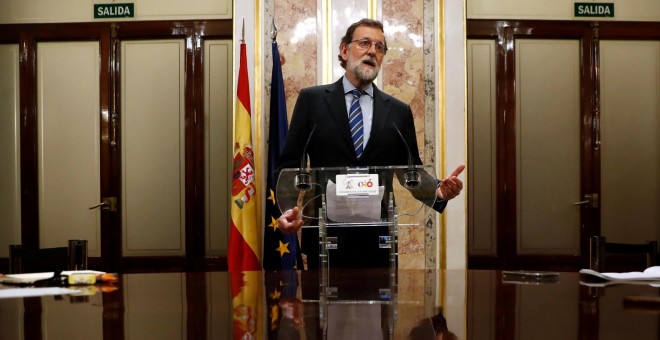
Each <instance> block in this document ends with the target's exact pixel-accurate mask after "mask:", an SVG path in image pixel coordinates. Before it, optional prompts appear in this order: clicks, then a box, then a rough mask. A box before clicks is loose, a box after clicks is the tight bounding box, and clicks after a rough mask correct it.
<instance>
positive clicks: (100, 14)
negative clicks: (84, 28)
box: [94, 4, 135, 19]
mask: <svg viewBox="0 0 660 340" xmlns="http://www.w3.org/2000/svg"><path fill="white" fill-rule="evenodd" d="M134 17H135V4H94V19H108V18H134Z"/></svg>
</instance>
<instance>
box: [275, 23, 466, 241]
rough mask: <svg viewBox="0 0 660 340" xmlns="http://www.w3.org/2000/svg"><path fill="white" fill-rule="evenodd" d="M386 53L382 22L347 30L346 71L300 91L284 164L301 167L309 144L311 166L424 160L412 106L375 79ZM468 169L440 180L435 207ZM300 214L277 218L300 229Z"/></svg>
mask: <svg viewBox="0 0 660 340" xmlns="http://www.w3.org/2000/svg"><path fill="white" fill-rule="evenodd" d="M386 53H387V42H386V41H385V35H384V32H383V24H382V23H381V22H379V21H376V20H371V19H362V20H360V21H358V22H356V23H354V24H352V25H351V26H350V27H349V28H348V29H347V31H346V35H344V37H343V38H342V40H341V44H340V46H339V56H338V57H339V61H340V64H341V66H342V67H343V68H344V69H345V70H346V73H345V75H344V77H342V78H341V79H339V80H338V81H336V82H335V83H333V84H329V85H321V86H314V87H310V88H306V89H303V90H302V91H301V92H300V95H299V96H298V101H297V102H296V106H295V108H294V110H293V116H292V118H291V124H290V127H289V131H288V134H287V138H286V141H285V145H284V149H283V150H282V155H281V156H280V163H279V164H280V167H281V168H295V167H299V165H300V160H301V157H302V155H303V153H304V152H305V148H306V152H307V155H308V157H309V162H310V166H311V167H358V166H362V167H364V166H386V165H407V164H408V159H409V151H408V149H409V150H410V153H411V156H412V160H413V162H414V164H422V161H421V159H420V157H419V151H418V147H417V138H416V132H415V124H414V120H413V115H412V111H411V109H410V106H409V105H407V104H405V103H403V102H401V101H400V100H398V99H396V98H394V97H392V96H390V95H388V94H386V93H384V92H382V91H381V90H379V89H378V88H377V87H376V85H375V84H374V83H373V81H374V79H376V77H377V76H378V73H379V71H380V67H381V64H382V62H383V58H384V57H385V54H386ZM356 90H357V91H356ZM356 102H357V103H356ZM358 104H359V105H358ZM358 106H359V108H358ZM354 113H357V115H358V116H359V117H358V118H355V115H354ZM312 131H313V132H312ZM399 132H400V133H401V135H403V138H404V139H405V140H406V143H407V144H408V146H406V143H404V142H403V140H402V138H401V136H400V135H399ZM308 139H309V142H308ZM464 168H465V166H464V165H461V166H459V167H458V168H456V170H455V171H454V172H453V173H452V174H451V175H450V176H448V177H447V178H445V179H443V180H442V181H441V182H440V181H439V185H438V189H437V192H436V195H437V197H438V201H437V202H436V204H434V206H433V208H434V209H436V210H437V211H439V212H442V211H443V210H444V207H445V206H446V204H447V201H448V200H450V199H452V198H454V197H456V196H457V195H458V194H459V193H460V191H461V190H462V188H463V183H462V182H461V180H460V179H458V178H457V176H458V175H459V174H460V173H461V172H462V171H463V169H464ZM299 215H300V212H299V211H298V208H293V209H291V210H288V211H286V212H284V213H283V214H282V216H281V217H280V219H279V220H278V227H279V228H280V230H282V232H284V233H295V232H297V231H298V230H299V229H300V228H301V227H302V224H303V221H302V220H301V219H300V218H299Z"/></svg>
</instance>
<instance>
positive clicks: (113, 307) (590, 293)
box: [0, 269, 660, 339]
mask: <svg viewBox="0 0 660 340" xmlns="http://www.w3.org/2000/svg"><path fill="white" fill-rule="evenodd" d="M324 282H327V284H325V285H324V284H322V283H324ZM1 288H6V287H1ZM117 288H118V289H117V290H115V291H112V292H101V291H100V290H99V289H96V290H94V289H92V290H90V291H88V292H87V293H88V294H90V295H82V296H70V295H65V296H44V297H32V298H12V299H0V339H232V338H234V339H235V338H240V337H241V336H242V335H243V332H244V331H249V332H250V333H251V334H253V336H254V338H255V339H440V338H441V339H451V338H452V337H453V336H455V337H456V338H458V339H658V338H659V337H660V313H658V311H659V310H660V309H658V307H657V306H655V305H654V304H653V303H650V304H649V303H646V304H636V305H635V304H627V303H624V301H628V300H629V299H628V298H629V297H640V296H644V297H653V298H654V299H658V296H659V291H658V288H657V287H652V286H651V285H610V286H604V287H590V286H586V285H582V284H580V276H579V274H578V273H560V275H559V280H557V281H556V282H547V283H538V282H515V281H513V282H512V281H509V280H503V278H502V273H501V272H499V271H490V270H470V271H462V270H447V271H424V270H399V271H398V272H396V273H391V272H390V271H388V270H375V269H374V270H334V271H330V272H329V273H327V276H323V275H321V273H320V272H317V271H305V272H296V271H282V272H266V273H263V272H244V273H227V272H190V273H149V274H122V275H120V282H119V284H118V285H117ZM443 332H444V333H443ZM440 334H442V336H440Z"/></svg>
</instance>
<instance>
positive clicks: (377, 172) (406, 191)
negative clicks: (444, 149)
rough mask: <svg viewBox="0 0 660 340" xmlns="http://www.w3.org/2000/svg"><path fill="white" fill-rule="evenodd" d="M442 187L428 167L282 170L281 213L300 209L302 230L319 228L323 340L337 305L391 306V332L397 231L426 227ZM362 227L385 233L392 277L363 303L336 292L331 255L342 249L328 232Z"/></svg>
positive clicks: (278, 191) (382, 238)
mask: <svg viewBox="0 0 660 340" xmlns="http://www.w3.org/2000/svg"><path fill="white" fill-rule="evenodd" d="M438 183H439V181H438V180H437V179H436V177H435V175H434V171H433V168H432V167H431V166H430V165H426V166H378V167H364V168H346V167H337V168H306V169H301V168H287V169H283V170H282V171H280V175H279V179H278V182H277V188H276V197H277V202H278V204H279V207H280V210H281V211H282V212H285V211H287V210H289V209H292V208H294V207H298V208H299V209H300V211H301V212H302V219H303V221H304V222H305V224H304V226H303V228H304V229H305V228H318V250H319V254H318V256H319V258H318V264H319V266H318V267H319V268H318V269H319V277H318V279H319V289H320V291H319V301H318V303H319V307H320V309H319V312H320V314H321V315H320V317H321V318H320V320H322V321H321V322H322V325H321V328H322V329H323V332H324V335H327V334H326V331H327V329H328V328H327V327H326V326H327V322H328V313H332V309H331V308H330V309H329V308H328V307H329V306H330V305H333V304H341V305H347V304H354V305H357V304H361V305H364V304H368V305H381V306H384V307H387V313H386V314H387V315H388V316H387V319H388V320H387V324H388V325H389V327H388V328H389V331H390V332H391V331H392V330H393V327H394V323H395V320H396V305H397V288H396V287H397V266H398V236H399V228H401V227H406V226H419V225H420V224H421V223H423V221H424V220H425V217H426V216H427V214H428V212H429V209H430V207H432V206H433V204H434V203H435V201H436V189H437V186H438ZM359 227H363V228H380V229H387V233H386V234H385V235H382V236H378V238H379V239H378V248H381V249H384V250H385V253H386V254H387V257H388V258H387V263H388V267H389V275H388V277H387V279H386V280H387V282H382V284H381V285H380V286H378V287H377V289H375V292H365V297H364V298H362V297H355V296H352V297H344V296H342V294H341V293H342V289H341V287H338V286H339V285H341V283H340V281H342V280H336V281H337V282H332V281H331V279H330V270H329V269H330V268H332V267H333V265H332V264H333V260H332V257H333V255H332V253H333V252H336V251H337V249H338V248H341V247H342V245H341V244H338V243H337V242H338V241H337V238H335V237H332V236H329V231H332V230H333V229H334V228H359ZM349 233H350V230H349ZM305 246H307V248H309V246H310V245H309V244H308V245H305V244H303V245H302V248H305ZM337 275H339V274H338V273H337ZM383 279H385V278H383ZM343 282H345V281H343ZM381 286H382V287H381ZM308 302H309V301H308Z"/></svg>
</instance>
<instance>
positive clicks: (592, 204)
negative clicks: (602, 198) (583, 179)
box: [573, 194, 598, 208]
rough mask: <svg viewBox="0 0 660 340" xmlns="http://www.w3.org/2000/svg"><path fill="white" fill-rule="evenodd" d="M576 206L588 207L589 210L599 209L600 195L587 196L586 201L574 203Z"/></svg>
mask: <svg viewBox="0 0 660 340" xmlns="http://www.w3.org/2000/svg"><path fill="white" fill-rule="evenodd" d="M573 204H574V205H586V206H587V207H589V208H598V194H585V195H584V200H583V201H579V202H575V203H573Z"/></svg>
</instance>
